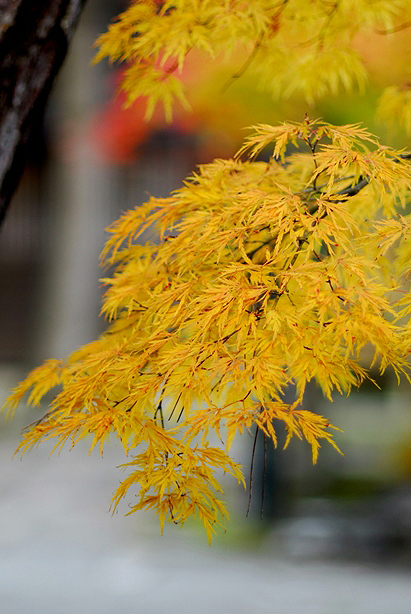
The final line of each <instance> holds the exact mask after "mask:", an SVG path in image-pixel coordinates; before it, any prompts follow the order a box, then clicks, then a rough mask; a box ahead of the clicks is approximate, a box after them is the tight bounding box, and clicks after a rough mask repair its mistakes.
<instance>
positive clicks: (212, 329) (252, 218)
mask: <svg viewBox="0 0 411 614" xmlns="http://www.w3.org/2000/svg"><path fill="white" fill-rule="evenodd" d="M262 151H264V152H268V154H267V156H268V158H267V159H268V161H261V160H258V159H256V156H258V155H259V154H260V152H262ZM286 153H288V154H289V155H287V156H286V155H285V154H286ZM410 189H411V167H410V163H409V161H408V157H407V154H404V153H402V152H399V151H395V150H393V149H391V148H389V147H385V146H382V145H380V143H379V142H378V140H377V139H376V138H374V137H373V136H371V135H370V134H368V133H367V132H366V131H365V130H364V129H363V128H361V127H360V126H358V125H347V126H339V127H336V126H332V125H330V124H327V123H325V122H323V121H319V120H316V121H312V120H310V119H308V118H306V119H305V120H304V121H303V122H301V123H284V124H281V125H279V126H268V125H259V126H256V127H255V128H254V132H253V133H252V134H251V135H250V136H249V137H248V138H247V139H246V142H245V144H244V146H243V147H242V149H241V150H240V152H239V153H238V155H237V156H236V157H235V158H234V159H231V160H215V161H214V162H213V163H211V164H207V165H204V166H201V167H200V168H199V170H198V171H197V172H196V173H193V174H192V175H191V176H190V177H189V178H188V179H187V180H186V181H185V183H184V185H183V187H182V188H181V189H179V190H177V191H175V192H174V193H172V195H171V196H170V197H168V198H150V200H149V201H148V202H147V203H145V204H144V205H143V206H141V207H137V208H135V209H133V210H131V211H128V212H127V213H125V214H124V215H123V216H122V217H121V218H120V219H119V220H118V221H117V222H115V223H114V224H113V225H112V226H111V227H110V228H109V233H110V236H109V239H108V241H107V245H106V247H105V250H104V253H103V262H104V263H105V264H107V265H111V266H115V272H114V274H113V275H112V276H111V277H110V278H106V279H104V282H105V283H106V284H107V291H106V294H105V297H104V304H103V308H102V311H103V313H104V314H105V315H106V316H107V318H108V320H109V324H108V328H107V330H106V331H105V332H104V333H103V334H102V335H101V337H100V338H99V339H98V340H96V341H94V342H92V343H90V344H88V345H86V346H84V347H82V348H80V349H79V350H78V351H77V352H75V353H74V354H72V355H71V356H70V358H69V359H68V361H67V362H66V363H64V364H62V363H61V362H59V361H47V362H46V363H45V364H44V365H43V366H42V367H39V368H37V369H35V370H34V371H33V372H32V373H31V374H30V375H29V376H28V377H27V378H26V380H24V381H23V382H22V383H21V384H19V386H18V387H17V388H16V389H15V390H14V391H13V393H12V394H11V396H10V397H9V399H8V406H9V407H10V408H11V409H14V408H15V407H17V405H18V403H19V402H20V401H21V399H22V397H23V396H24V395H25V394H26V393H27V392H30V396H29V399H28V401H29V403H31V404H33V405H36V404H39V402H40V400H41V398H42V397H43V396H44V395H45V394H46V393H47V392H48V391H49V390H50V389H52V388H53V387H55V386H56V385H57V384H59V385H60V386H61V391H60V392H59V393H58V394H57V395H56V397H55V398H54V400H53V402H52V404H51V407H50V409H49V411H48V412H47V413H46V415H45V416H44V417H43V418H42V419H40V420H39V421H38V422H37V423H35V424H33V425H32V426H31V427H30V428H29V429H28V430H27V431H26V433H25V434H24V437H23V440H22V443H21V444H20V450H22V451H23V452H24V451H26V450H27V449H29V448H30V447H31V446H33V445H36V444H37V443H38V442H40V441H42V440H44V439H49V438H54V437H57V438H58V443H57V446H58V445H60V444H61V445H63V444H64V443H65V442H66V441H67V440H71V441H72V443H73V445H75V444H76V443H77V442H78V441H79V440H80V439H81V438H83V437H86V436H89V434H90V433H91V434H92V435H93V437H94V440H93V443H92V447H94V446H96V445H99V446H100V447H101V450H102V451H103V448H104V443H105V441H106V439H107V437H108V436H109V435H110V434H111V433H113V434H115V435H116V436H117V437H118V438H119V439H120V440H121V442H122V444H123V446H124V450H125V453H126V454H129V453H131V454H132V460H131V461H130V462H129V463H127V465H126V466H127V467H129V469H131V473H130V474H129V476H128V477H127V478H126V479H125V480H124V481H123V482H122V484H121V485H120V487H119V488H118V490H117V492H116V493H115V495H114V498H113V501H114V505H115V506H116V505H117V504H118V503H119V501H120V500H121V499H122V498H123V497H124V496H125V495H126V493H127V491H128V489H129V488H130V487H131V486H133V487H134V486H136V487H140V490H139V492H138V496H139V502H138V503H137V504H136V505H135V506H133V508H132V511H135V510H138V509H143V508H152V509H154V510H155V511H156V512H157V513H158V514H159V515H160V519H161V524H162V525H163V524H164V521H165V520H172V521H174V522H176V523H183V522H184V521H185V520H186V519H187V518H188V517H190V516H191V515H197V516H199V517H200V518H201V520H202V521H203V523H204V526H205V528H206V530H207V533H208V536H209V538H210V539H211V536H212V532H213V530H214V525H215V524H216V523H218V522H219V521H221V520H222V519H223V518H224V516H226V514H227V512H226V509H225V506H224V504H223V502H222V501H221V500H220V499H219V498H218V496H217V495H218V491H219V490H221V486H220V484H219V474H220V472H221V471H224V472H227V473H229V474H231V475H232V476H234V477H235V478H236V479H237V480H238V481H239V482H244V477H243V473H242V469H241V467H240V466H239V465H238V464H237V463H235V462H234V461H233V460H232V459H231V458H230V455H229V450H230V446H231V444H232V442H233V440H234V438H235V437H236V435H237V434H238V433H242V432H244V431H246V430H251V429H252V428H253V429H254V428H255V427H257V428H258V429H260V430H261V431H262V432H263V433H264V434H265V436H266V437H269V438H271V439H272V440H273V442H274V444H275V445H276V444H277V435H276V425H277V424H278V423H279V422H283V423H284V424H285V427H286V431H287V439H286V442H285V445H286V446H287V445H288V442H289V441H290V439H291V438H292V437H294V436H296V437H298V438H300V439H305V440H307V441H308V443H309V444H310V445H311V447H312V456H313V461H314V462H315V461H316V459H317V456H318V450H319V446H320V443H321V442H322V441H323V440H325V441H327V442H329V443H331V444H332V445H334V446H335V447H336V444H335V442H334V440H333V437H332V432H331V431H330V429H331V428H333V427H331V425H330V424H329V422H328V420H327V419H326V418H324V417H322V416H319V415H317V414H315V413H313V412H312V411H310V410H309V408H306V407H305V406H304V391H305V388H306V386H307V384H308V383H309V382H311V381H315V382H316V383H317V384H318V385H319V386H320V387H321V389H322V390H323V392H324V395H325V396H326V397H327V398H329V399H330V400H332V395H333V393H334V392H340V393H343V394H349V393H350V390H351V388H352V386H359V385H360V384H361V382H362V381H363V380H364V378H367V377H369V375H368V371H367V369H366V366H365V365H364V359H367V357H368V356H369V354H370V348H372V356H371V358H370V360H369V363H370V364H372V365H375V366H376V367H378V368H379V369H380V371H381V372H384V370H385V369H386V368H387V367H388V366H391V367H392V368H393V369H394V370H395V372H396V373H397V375H398V376H400V375H401V374H402V373H404V374H407V373H408V363H407V358H408V355H409V348H410V346H411V324H410V314H411V295H410V293H409V292H408V286H407V276H408V274H409V272H410V269H411V265H410V262H411V216H410V215H409V214H406V213H405V212H404V210H403V208H404V206H405V205H406V203H407V201H408V199H409V196H410ZM143 232H152V236H153V240H152V242H148V243H147V244H146V245H141V244H139V242H138V241H139V237H140V236H141V235H142V233H143ZM158 237H159V238H158ZM368 366H370V365H368ZM291 385H292V386H295V390H296V396H295V402H292V403H286V402H285V401H284V391H285V390H286V389H287V388H288V387H289V386H291ZM218 440H221V441H222V445H221V446H217V445H211V443H210V442H211V441H217V442H218Z"/></svg>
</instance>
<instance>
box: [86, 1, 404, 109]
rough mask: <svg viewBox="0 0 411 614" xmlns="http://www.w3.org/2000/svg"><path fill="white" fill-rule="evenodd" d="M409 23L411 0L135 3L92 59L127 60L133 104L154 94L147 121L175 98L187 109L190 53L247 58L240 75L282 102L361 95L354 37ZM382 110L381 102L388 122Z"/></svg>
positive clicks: (125, 85)
mask: <svg viewBox="0 0 411 614" xmlns="http://www.w3.org/2000/svg"><path fill="white" fill-rule="evenodd" d="M410 20H411V7H410V3H409V1H408V0H376V1H373V2H370V1H369V0H355V1H354V0H336V1H335V2H329V0H311V1H310V2H306V0H278V2H272V0H249V1H248V2H244V0H166V1H164V2H163V1H162V0H134V1H133V2H131V4H130V6H129V8H128V9H127V10H126V11H124V12H123V13H122V14H121V15H119V16H118V17H117V19H116V20H115V22H114V23H113V24H112V25H110V27H109V29H108V31H107V32H106V33H104V34H102V35H101V36H100V37H99V38H98V40H97V43H96V44H97V46H99V51H98V53H97V55H96V58H95V60H96V61H99V60H101V59H102V58H104V57H108V58H109V59H110V61H111V62H115V61H120V62H126V64H127V68H126V69H125V72H124V78H123V81H122V83H121V86H120V87H121V89H122V90H123V91H124V92H125V93H126V95H127V102H128V104H131V103H132V102H133V101H134V100H135V99H136V98H138V97H139V96H145V97H147V100H148V105H147V117H148V118H149V117H150V116H151V114H152V112H153V110H154V107H155V104H156V103H157V102H158V101H160V102H162V103H163V104H164V107H165V113H166V116H167V118H168V119H170V118H171V113H172V105H173V101H174V100H175V99H177V100H179V101H180V102H181V103H183V104H184V105H187V104H188V103H187V99H186V94H185V89H184V86H183V83H182V81H181V79H180V78H179V77H178V76H176V75H179V73H181V71H182V69H183V67H184V62H185V58H186V56H187V54H188V53H190V51H191V50H195V51H196V52H201V53H204V54H205V55H206V56H208V57H207V60H206V61H208V59H211V60H215V59H216V58H218V59H219V60H220V61H221V60H223V61H228V60H229V59H230V58H232V57H234V56H235V57H239V58H242V59H239V61H238V62H239V65H238V70H237V72H236V74H235V75H233V79H236V78H238V77H239V76H241V75H242V74H243V72H244V71H245V70H247V71H249V72H250V73H252V74H255V76H256V78H257V82H259V84H260V85H261V86H262V87H264V88H265V89H267V90H268V91H270V92H271V93H272V94H273V95H274V96H275V97H279V96H281V97H282V96H285V97H287V96H290V95H291V94H293V93H299V94H303V95H304V96H305V98H306V100H307V101H308V102H309V103H313V102H314V100H318V99H319V98H322V97H324V96H327V95H335V94H336V93H337V92H338V91H339V90H340V89H341V88H342V89H347V90H349V89H352V88H353V87H356V86H358V87H359V88H360V89H363V88H364V85H365V83H366V79H367V71H366V67H365V64H364V61H363V59H362V58H361V56H360V54H359V53H358V51H357V50H356V45H355V41H356V38H358V36H361V34H363V33H364V34H366V33H367V32H369V31H373V32H379V33H381V35H390V33H391V32H392V35H395V31H396V30H398V28H401V27H402V24H407V23H408V22H410ZM389 92H390V90H387V92H386V94H384V96H385V97H386V96H388V97H389V96H390V93H389ZM398 102H400V99H398ZM384 107H385V103H384V99H383V100H382V104H381V110H382V116H384V117H386V114H385V113H384ZM401 113H402V112H401V111H400V112H399V113H398V114H397V115H399V118H400V119H401Z"/></svg>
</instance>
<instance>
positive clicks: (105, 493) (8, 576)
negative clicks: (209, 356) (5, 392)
mask: <svg viewBox="0 0 411 614" xmlns="http://www.w3.org/2000/svg"><path fill="white" fill-rule="evenodd" d="M17 441H18V432H17V427H16V425H6V426H5V427H3V428H2V430H1V434H0V458H1V472H0V493H1V495H0V521H1V524H0V526H1V529H0V614H83V613H84V614H132V613H138V614H163V613H164V612H166V613H167V614H193V613H195V614H249V613H253V614H277V613H278V614H406V613H407V612H409V611H411V605H410V604H411V572H408V571H406V570H394V569H391V570H390V569H383V568H373V567H371V566H369V567H367V566H360V565H355V566H354V565H349V564H342V563H319V562H315V563H314V562H307V561H306V562H303V563H301V562H300V563H296V562H293V561H290V560H288V561H287V560H282V559H280V558H278V557H276V556H275V552H269V549H268V548H264V550H263V551H260V552H258V551H256V550H253V551H250V552H248V553H247V552H246V551H244V550H241V551H238V550H236V551H234V550H232V549H229V548H228V547H227V548H223V547H222V546H221V545H217V546H213V547H212V548H209V547H208V545H207V542H206V539H205V538H204V539H203V538H202V537H201V538H199V537H198V536H197V537H196V539H194V538H193V535H192V534H191V535H190V532H189V531H188V532H184V531H181V530H179V529H178V528H175V527H173V526H170V527H167V529H166V534H165V536H164V537H161V536H160V535H159V531H158V525H157V524H156V521H155V520H154V519H152V518H151V516H145V515H138V514H136V515H134V516H129V517H126V518H125V517H124V516H123V514H122V513H119V514H116V515H115V516H114V517H112V516H111V514H110V513H109V511H108V507H109V499H110V495H111V493H112V491H113V490H114V489H115V488H116V486H117V484H118V481H119V479H120V478H121V473H120V470H119V469H117V468H116V465H118V464H120V463H121V462H124V458H123V457H122V455H121V453H120V450H119V449H118V448H117V447H115V446H114V445H113V447H112V448H109V449H108V450H107V452H106V454H105V457H104V459H102V458H101V457H100V456H99V454H98V451H95V453H93V455H92V456H88V454H87V450H88V448H87V446H85V445H79V446H78V447H77V448H75V449H73V450H71V451H69V450H68V449H66V450H63V452H62V453H61V454H60V456H58V455H54V456H52V457H51V458H49V453H50V449H51V446H48V445H42V446H40V447H39V448H37V449H36V450H33V451H32V452H30V453H29V454H27V455H26V456H25V457H24V459H23V460H20V458H17V457H16V458H15V459H14V460H13V461H12V460H11V457H12V454H13V452H14V449H15V447H16V444H17ZM126 509H127V508H126V507H123V510H122V511H123V512H124V511H126Z"/></svg>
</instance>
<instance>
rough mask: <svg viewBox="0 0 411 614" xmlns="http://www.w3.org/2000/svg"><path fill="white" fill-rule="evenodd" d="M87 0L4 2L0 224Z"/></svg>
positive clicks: (0, 4) (0, 13)
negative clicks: (33, 133) (32, 136)
mask: <svg viewBox="0 0 411 614" xmlns="http://www.w3.org/2000/svg"><path fill="white" fill-rule="evenodd" d="M85 2H86V0H0V223H1V222H2V221H3V219H4V216H5V214H6V211H7V207H8V205H9V203H10V199H11V197H12V195H13V192H14V190H15V188H16V187H17V184H18V181H19V179H20V176H21V174H22V171H23V168H24V163H25V157H26V151H27V145H28V143H29V141H30V135H31V132H32V127H33V125H35V124H36V123H38V122H40V121H41V120H42V115H43V112H44V108H45V105H46V102H47V98H48V95H49V93H50V90H51V86H52V83H53V81H54V79H55V77H56V75H57V73H58V71H59V69H60V67H61V65H62V63H63V60H64V58H65V56H66V53H67V48H68V44H69V42H70V40H71V37H72V35H73V32H74V29H75V26H76V24H77V20H78V18H79V16H80V13H81V10H82V8H83V6H84V4H85Z"/></svg>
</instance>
